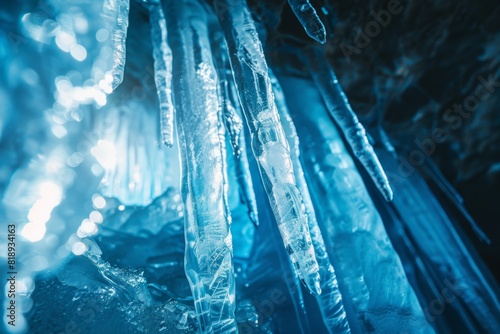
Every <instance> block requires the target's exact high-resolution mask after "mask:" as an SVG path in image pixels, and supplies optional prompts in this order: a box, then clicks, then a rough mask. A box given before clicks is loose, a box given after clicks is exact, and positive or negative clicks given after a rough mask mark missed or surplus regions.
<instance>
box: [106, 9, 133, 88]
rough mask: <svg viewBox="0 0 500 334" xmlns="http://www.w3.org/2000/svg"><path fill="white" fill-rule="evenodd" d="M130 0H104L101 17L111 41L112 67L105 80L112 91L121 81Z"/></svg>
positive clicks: (123, 68)
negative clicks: (103, 19)
mask: <svg viewBox="0 0 500 334" xmlns="http://www.w3.org/2000/svg"><path fill="white" fill-rule="evenodd" d="M129 9H130V0H104V5H103V14H102V15H103V16H104V18H105V25H106V26H107V28H108V30H109V32H110V35H111V41H112V50H113V65H112V67H111V70H110V71H109V72H108V73H107V74H109V76H107V77H106V80H107V81H108V82H109V84H110V85H111V88H112V89H115V88H116V87H118V85H119V84H121V83H122V81H123V72H124V70H125V50H126V47H125V44H126V41H127V28H128V12H129Z"/></svg>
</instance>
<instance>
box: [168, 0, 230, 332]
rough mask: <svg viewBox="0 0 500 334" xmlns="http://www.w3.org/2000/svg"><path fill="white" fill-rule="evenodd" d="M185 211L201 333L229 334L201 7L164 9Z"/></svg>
mask: <svg viewBox="0 0 500 334" xmlns="http://www.w3.org/2000/svg"><path fill="white" fill-rule="evenodd" d="M163 9H164V12H165V13H167V14H166V16H167V25H168V30H169V31H171V32H172V33H170V34H169V37H168V38H169V42H170V44H171V45H172V52H173V61H174V63H173V68H174V73H173V77H174V81H173V88H174V96H175V103H176V109H177V121H178V124H179V127H178V130H179V139H180V140H179V145H180V151H181V160H182V196H183V201H184V205H185V209H184V210H185V233H186V262H185V269H186V275H187V277H188V280H189V283H190V285H191V290H192V292H193V296H194V301H195V308H196V312H197V314H198V321H199V324H200V328H201V331H202V332H203V333H211V332H215V333H231V332H235V331H236V324H235V321H234V308H235V304H234V299H235V297H234V293H235V292H234V274H233V267H232V238H231V233H230V229H229V226H230V222H231V217H230V213H229V212H228V211H227V200H226V196H227V194H226V191H227V189H226V185H225V177H226V176H225V175H224V174H225V172H224V171H223V168H224V162H223V159H224V154H223V152H222V150H221V142H220V141H221V138H220V135H219V108H220V106H219V103H218V97H217V75H216V71H215V68H214V66H213V60H212V56H211V54H210V44H209V38H208V31H207V22H206V21H207V19H206V15H205V12H204V9H203V8H202V7H201V6H200V4H199V3H198V2H197V1H190V0H184V1H165V2H164V3H163Z"/></svg>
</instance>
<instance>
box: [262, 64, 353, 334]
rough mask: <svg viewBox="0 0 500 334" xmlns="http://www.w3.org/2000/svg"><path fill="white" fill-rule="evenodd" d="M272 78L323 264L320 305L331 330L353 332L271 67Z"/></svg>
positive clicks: (301, 190) (295, 138)
mask: <svg viewBox="0 0 500 334" xmlns="http://www.w3.org/2000/svg"><path fill="white" fill-rule="evenodd" d="M269 77H270V78H271V82H272V84H273V91H274V96H275V98H276V106H277V107H278V111H279V113H280V117H281V123H282V124H283V129H284V130H285V133H286V136H287V139H288V142H289V143H290V146H291V149H290V156H291V158H292V162H293V169H294V171H295V178H296V180H297V186H298V187H299V190H300V192H301V194H302V198H303V200H304V205H305V208H306V214H307V218H308V222H309V231H310V233H311V240H312V243H313V246H314V251H315V253H316V258H317V260H318V264H319V267H320V269H319V272H320V275H321V291H322V292H321V295H319V296H317V297H316V299H317V301H318V305H319V308H320V311H321V314H322V315H323V321H324V323H325V326H326V327H327V329H328V330H329V332H330V333H350V328H349V323H348V322H347V316H346V313H345V310H344V305H343V302H342V295H341V293H340V290H339V286H338V282H337V277H336V275H335V270H334V268H333V266H332V264H331V263H330V259H329V258H328V253H327V251H326V246H325V242H324V240H323V236H322V234H321V230H320V228H319V225H318V222H317V220H316V213H315V210H314V206H313V202H312V199H311V195H310V194H309V188H308V186H307V181H306V179H305V175H304V171H303V169H302V164H301V162H300V147H299V143H300V141H299V137H298V136H297V130H296V128H295V125H294V123H293V120H292V118H291V116H290V113H289V112H288V107H287V105H286V101H285V96H284V94H283V90H282V89H281V86H280V84H279V82H278V79H277V78H276V77H275V76H274V74H273V73H272V71H271V70H269Z"/></svg>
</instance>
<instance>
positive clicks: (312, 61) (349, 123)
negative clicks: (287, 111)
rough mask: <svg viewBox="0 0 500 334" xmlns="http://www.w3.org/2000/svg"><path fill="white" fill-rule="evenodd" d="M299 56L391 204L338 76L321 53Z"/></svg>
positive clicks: (385, 183)
mask: <svg viewBox="0 0 500 334" xmlns="http://www.w3.org/2000/svg"><path fill="white" fill-rule="evenodd" d="M302 55H303V58H304V59H305V61H306V64H307V66H308V68H309V71H310V72H311V75H312V77H313V79H314V81H315V83H316V86H317V87H318V90H319V91H320V93H321V95H322V97H323V100H324V101H325V104H326V106H327V108H328V111H329V112H330V114H331V115H332V117H333V119H334V120H335V122H336V123H337V124H338V125H339V127H340V128H341V129H342V132H343V133H344V136H345V138H346V140H347V142H348V143H349V145H350V146H351V148H352V150H353V152H354V155H355V156H356V157H357V158H358V159H359V161H360V162H361V163H362V164H363V166H364V167H365V168H366V170H367V172H368V174H370V177H371V178H372V180H373V182H375V185H376V186H377V188H378V189H379V191H380V192H381V193H382V195H383V196H384V198H385V200H386V201H388V202H389V201H391V200H392V197H393V193H392V189H391V186H390V185H389V181H388V180H387V176H386V175H385V172H384V170H383V169H382V166H381V165H380V162H379V161H378V158H377V156H376V154H375V152H374V151H373V148H372V146H371V145H370V143H369V142H368V138H367V137H366V131H365V129H364V127H363V125H361V123H360V122H359V121H358V118H357V116H356V114H355V113H354V112H353V110H352V108H351V106H350V105H349V101H347V97H346V95H345V93H344V91H343V90H342V87H341V86H340V84H339V81H338V80H337V76H336V75H335V73H334V72H333V70H332V69H331V68H330V67H329V66H328V63H327V62H326V59H325V57H324V56H323V53H322V50H321V49H319V48H311V47H310V48H306V49H305V50H304V51H303V53H302Z"/></svg>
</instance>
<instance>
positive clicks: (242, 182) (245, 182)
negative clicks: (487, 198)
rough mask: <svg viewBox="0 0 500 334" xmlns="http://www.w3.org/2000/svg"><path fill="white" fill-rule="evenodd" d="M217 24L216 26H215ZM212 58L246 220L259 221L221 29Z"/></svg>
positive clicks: (243, 134) (216, 34) (214, 45)
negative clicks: (245, 207)
mask: <svg viewBox="0 0 500 334" xmlns="http://www.w3.org/2000/svg"><path fill="white" fill-rule="evenodd" d="M217 28H218V27H217ZM213 40H214V43H213V50H214V60H215V65H216V67H217V72H218V74H219V83H220V90H221V96H222V101H221V103H222V110H223V116H224V120H225V125H226V128H227V131H228V133H229V138H230V141H231V145H232V147H233V153H234V163H235V169H236V178H237V181H238V185H239V188H240V198H241V200H242V202H243V203H245V204H246V206H247V212H248V216H249V218H250V220H251V221H252V223H253V224H254V225H255V226H258V225H259V218H258V217H259V215H258V211H257V201H256V199H255V193H254V190H253V183H252V177H251V175H250V169H249V166H248V157H247V155H246V152H245V147H246V140H245V133H244V131H243V121H242V116H241V108H240V107H239V101H238V97H237V93H236V88H235V87H234V83H233V78H232V75H231V64H230V63H229V58H228V52H227V46H226V41H225V40H224V36H223V35H222V33H221V32H215V33H214V36H213Z"/></svg>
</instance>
